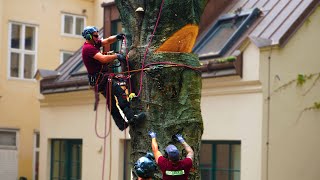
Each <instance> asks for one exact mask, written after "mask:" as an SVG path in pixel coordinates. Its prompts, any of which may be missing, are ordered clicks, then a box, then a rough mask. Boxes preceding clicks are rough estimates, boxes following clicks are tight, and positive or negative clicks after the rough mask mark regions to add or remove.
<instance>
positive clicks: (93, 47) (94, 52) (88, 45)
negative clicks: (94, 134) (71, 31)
mask: <svg viewBox="0 0 320 180" xmlns="http://www.w3.org/2000/svg"><path fill="white" fill-rule="evenodd" d="M82 36H83V37H84V38H85V39H86V41H85V42H84V44H83V47H82V60H83V63H84V65H85V66H86V69H87V72H88V79H89V84H90V86H92V87H94V88H95V91H96V93H97V95H98V92H100V93H101V94H103V96H104V97H105V98H106V100H107V103H108V108H109V110H110V111H111V114H112V117H113V119H114V121H115V123H116V125H117V126H118V128H119V129H120V130H124V129H126V128H127V127H128V125H134V124H135V123H137V122H138V121H140V120H142V119H144V118H145V113H144V112H140V113H138V114H135V113H134V111H133V110H132V109H131V108H130V103H129V102H128V101H127V95H126V93H125V91H124V90H123V89H122V88H121V86H120V85H119V84H118V83H119V82H118V81H117V80H115V78H113V77H111V78H112V81H111V80H110V79H109V77H110V76H108V75H110V74H109V71H108V67H107V65H108V64H110V63H112V62H113V61H114V60H116V59H118V60H119V61H120V62H122V63H123V62H126V58H125V56H123V55H122V54H118V53H115V54H112V55H104V54H102V53H101V52H100V48H101V47H102V46H106V45H109V44H112V43H114V42H116V41H117V40H122V39H123V38H124V34H117V35H114V36H110V37H108V38H105V39H99V34H98V29H97V28H96V27H94V26H87V27H85V28H84V30H83V32H82ZM108 80H109V81H111V83H112V85H111V86H112V87H111V88H112V89H111V96H110V97H109V94H108V91H109V90H108V89H110V88H109V87H107V86H108V85H107V84H108ZM115 96H116V97H117V100H118V105H119V106H120V108H121V110H122V111H123V113H124V115H125V116H126V118H127V120H128V122H126V121H125V120H124V119H123V117H122V116H121V114H120V112H119V109H118V108H117V106H116V99H115ZM109 98H111V104H109V100H110V99H109ZM95 110H96V106H95Z"/></svg>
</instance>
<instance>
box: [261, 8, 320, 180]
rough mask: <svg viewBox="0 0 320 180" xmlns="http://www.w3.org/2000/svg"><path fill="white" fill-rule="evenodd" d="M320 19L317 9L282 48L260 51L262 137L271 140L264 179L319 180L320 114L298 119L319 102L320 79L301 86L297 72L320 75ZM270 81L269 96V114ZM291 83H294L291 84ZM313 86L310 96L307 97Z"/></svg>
mask: <svg viewBox="0 0 320 180" xmlns="http://www.w3.org/2000/svg"><path fill="white" fill-rule="evenodd" d="M319 19H320V8H319V7H318V8H317V10H316V12H315V13H313V14H312V15H311V16H310V17H309V18H308V19H307V20H306V21H305V23H304V24H303V25H302V26H301V27H300V28H299V29H298V31H297V32H296V33H295V34H294V36H293V37H292V38H291V39H290V40H289V42H288V43H287V44H286V45H285V46H284V47H283V48H274V49H273V50H272V51H271V50H270V48H268V49H264V50H263V52H262V53H261V67H262V69H263V70H262V74H261V75H262V76H263V78H261V80H262V81H263V82H264V84H265V85H266V86H264V92H265V95H264V99H265V102H266V104H265V105H266V108H265V115H264V120H265V123H264V124H265V125H264V126H265V128H266V129H265V130H266V132H265V133H264V135H265V136H266V137H265V142H269V149H268V151H269V153H268V152H267V149H266V148H267V147H266V146H265V145H264V149H265V151H264V153H263V154H264V156H265V157H264V159H265V160H266V161H265V163H264V165H263V171H264V173H263V174H264V176H263V179H264V180H283V179H290V180H301V179H303V180H315V179H320V172H319V170H318V164H319V163H320V157H319V156H318V153H319V151H320V141H319V137H320V131H319V127H320V112H319V110H310V111H307V112H304V113H303V114H302V116H301V117H300V118H299V116H300V113H301V112H302V111H303V109H304V108H307V107H310V106H313V104H314V103H315V102H320V93H319V92H320V83H319V80H318V81H315V79H316V77H314V78H312V79H309V80H307V81H306V83H305V84H304V85H303V86H301V87H299V86H297V85H296V82H295V80H296V79H297V76H298V74H306V75H308V74H312V73H320V61H319V58H318V52H319V45H318V42H319V41H320V36H319V32H320V21H319ZM269 56H270V74H268V72H269V69H268V57H269ZM268 78H269V80H270V95H271V96H270V109H269V111H268V107H267V102H268V101H267V93H268V88H267V84H268ZM291 81H293V83H289V82H291ZM286 84H287V85H286ZM280 87H282V88H281V90H279V88H280ZM311 87H312V89H311V90H310V91H309V93H306V92H307V91H308V89H309V88H311ZM268 117H270V118H268ZM267 127H270V128H269V129H267ZM268 134H269V136H267V135H268ZM266 156H267V157H266ZM267 163H268V164H267Z"/></svg>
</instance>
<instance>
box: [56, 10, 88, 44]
mask: <svg viewBox="0 0 320 180" xmlns="http://www.w3.org/2000/svg"><path fill="white" fill-rule="evenodd" d="M65 16H72V20H73V22H76V21H75V19H76V18H83V28H84V27H86V19H87V18H86V16H82V15H77V14H72V13H66V12H62V13H61V35H62V36H67V37H75V38H83V37H82V35H81V33H80V34H76V23H73V24H72V32H71V33H66V32H65V31H64V27H65ZM83 28H82V29H81V30H80V32H82V30H83Z"/></svg>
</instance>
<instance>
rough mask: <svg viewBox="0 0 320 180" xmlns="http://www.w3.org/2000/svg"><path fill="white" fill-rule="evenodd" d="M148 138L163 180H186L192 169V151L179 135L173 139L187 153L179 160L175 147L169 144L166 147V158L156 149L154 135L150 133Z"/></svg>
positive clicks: (156, 144)
mask: <svg viewBox="0 0 320 180" xmlns="http://www.w3.org/2000/svg"><path fill="white" fill-rule="evenodd" d="M149 136H150V137H151V138H152V141H151V146H152V152H153V154H154V157H155V160H156V162H157V164H158V165H159V167H160V170H161V172H162V178H163V180H173V179H174V180H188V176H189V172H190V169H191V168H192V161H193V154H194V153H193V150H192V148H191V147H190V146H189V145H188V144H187V143H186V142H185V140H184V139H183V137H182V135H181V134H176V135H175V137H176V138H177V140H178V141H179V142H180V143H181V144H182V145H183V147H184V149H185V150H186V151H187V153H188V154H187V156H186V158H184V159H182V160H179V158H180V157H179V150H178V149H177V147H176V146H174V145H172V144H170V145H168V146H167V147H166V149H165V152H166V153H167V155H168V158H165V157H163V156H162V154H161V152H160V151H159V149H158V143H157V140H156V133H155V132H152V131H150V132H149Z"/></svg>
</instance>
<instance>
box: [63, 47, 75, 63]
mask: <svg viewBox="0 0 320 180" xmlns="http://www.w3.org/2000/svg"><path fill="white" fill-rule="evenodd" d="M64 54H70V55H71V56H70V58H71V57H72V56H73V55H74V52H72V51H65V50H61V51H60V64H63V63H64V62H67V60H66V61H64V59H63V55H64ZM70 58H69V59H70Z"/></svg>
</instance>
